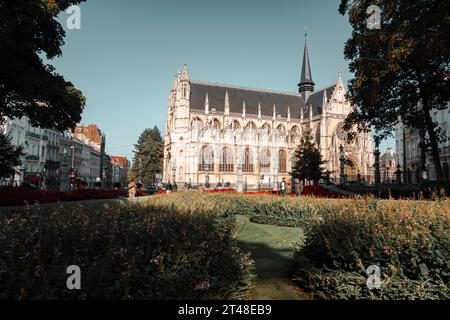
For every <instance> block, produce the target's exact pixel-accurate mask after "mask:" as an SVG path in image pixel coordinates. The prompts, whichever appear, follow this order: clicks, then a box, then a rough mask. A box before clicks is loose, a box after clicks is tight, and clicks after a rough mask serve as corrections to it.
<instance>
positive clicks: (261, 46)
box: [51, 0, 393, 158]
mask: <svg viewBox="0 0 450 320" xmlns="http://www.w3.org/2000/svg"><path fill="white" fill-rule="evenodd" d="M339 2H340V1H339V0H315V1H305V0H302V1H300V0H278V1H275V0H270V1H269V0H226V1H225V0H184V1H182V0H173V1H167V0H126V1H125V0H87V2H85V3H83V4H81V5H80V8H81V14H82V15H81V30H67V36H66V44H65V46H64V47H63V56H62V57H60V58H57V59H55V60H53V61H52V62H51V64H53V65H54V66H55V67H56V71H57V72H59V73H60V74H62V75H64V76H65V77H66V79H68V80H70V81H72V82H73V83H74V84H75V86H76V87H77V88H79V89H80V90H81V91H82V92H83V94H84V95H85V96H86V98H87V106H86V109H85V111H84V113H83V121H82V122H83V123H84V124H89V123H95V124H98V125H99V127H100V129H101V130H102V131H103V132H105V133H106V135H107V142H106V144H107V148H106V149H107V152H108V153H109V154H111V155H125V156H128V157H129V158H131V157H132V150H133V144H134V143H135V142H136V140H137V138H138V136H139V134H140V133H141V132H142V131H143V130H144V129H145V128H148V127H153V126H155V125H156V126H158V127H159V128H160V130H161V132H162V133H164V127H165V120H166V115H167V100H168V95H169V90H170V88H171V83H172V81H173V78H174V76H175V74H176V70H177V67H178V65H182V64H187V65H188V68H189V75H190V78H191V79H193V80H203V81H211V82H218V83H226V84H234V85H240V86H249V87H257V88H265V89H273V90H282V91H293V92H295V91H297V87H296V85H297V83H298V82H299V79H300V70H301V57H302V54H303V46H304V33H305V26H307V27H308V48H309V54H310V60H311V66H312V74H313V80H314V81H315V82H316V89H320V88H322V87H325V86H328V85H330V84H332V83H334V82H335V81H336V80H337V78H338V73H339V72H342V73H343V77H344V81H345V82H346V81H347V80H348V79H350V76H351V74H350V73H349V71H348V62H347V61H345V59H344V55H343V49H344V45H345V41H346V40H347V39H348V38H349V36H350V33H351V27H350V25H349V24H348V20H347V17H343V16H341V15H339V13H338V6H339ZM67 17H68V15H67V14H65V13H63V14H61V17H60V19H61V21H63V22H64V24H63V25H64V26H65V19H66V18H67ZM392 144H393V143H392V142H391V143H390V145H391V146H392ZM384 147H385V146H384Z"/></svg>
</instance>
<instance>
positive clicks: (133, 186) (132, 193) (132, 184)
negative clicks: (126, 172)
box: [128, 179, 137, 200]
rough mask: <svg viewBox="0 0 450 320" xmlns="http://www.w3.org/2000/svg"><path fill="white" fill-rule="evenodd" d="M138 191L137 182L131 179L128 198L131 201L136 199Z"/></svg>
mask: <svg viewBox="0 0 450 320" xmlns="http://www.w3.org/2000/svg"><path fill="white" fill-rule="evenodd" d="M136 189H137V185H136V182H135V181H134V179H131V181H130V183H129V184H128V197H129V199H130V200H133V199H134V198H135V197H136Z"/></svg>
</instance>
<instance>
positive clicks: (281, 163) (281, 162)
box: [278, 150, 287, 173]
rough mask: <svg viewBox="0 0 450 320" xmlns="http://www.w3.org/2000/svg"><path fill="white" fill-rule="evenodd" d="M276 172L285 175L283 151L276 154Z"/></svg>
mask: <svg viewBox="0 0 450 320" xmlns="http://www.w3.org/2000/svg"><path fill="white" fill-rule="evenodd" d="M278 158H279V159H278V161H279V163H278V172H280V173H286V172H287V155H286V151H285V150H280V152H279V153H278Z"/></svg>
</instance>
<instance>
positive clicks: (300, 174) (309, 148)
mask: <svg viewBox="0 0 450 320" xmlns="http://www.w3.org/2000/svg"><path fill="white" fill-rule="evenodd" d="M324 164H325V162H324V161H323V160H322V155H321V154H320V150H319V149H318V148H317V146H316V145H315V144H314V142H313V136H312V133H311V131H310V130H307V131H305V132H304V134H303V136H302V139H301V141H300V145H299V146H298V148H297V150H296V151H295V164H294V168H293V169H294V170H293V176H294V178H295V179H300V180H309V181H314V182H317V181H319V180H320V179H322V178H324V177H326V175H327V174H326V170H325V169H324V167H323V165H324Z"/></svg>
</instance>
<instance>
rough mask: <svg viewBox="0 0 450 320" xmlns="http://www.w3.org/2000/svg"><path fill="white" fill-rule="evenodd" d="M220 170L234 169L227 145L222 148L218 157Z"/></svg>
mask: <svg viewBox="0 0 450 320" xmlns="http://www.w3.org/2000/svg"><path fill="white" fill-rule="evenodd" d="M220 171H221V172H233V171H234V165H233V152H232V151H231V149H230V148H228V147H225V148H223V149H222V156H221V157H220Z"/></svg>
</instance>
